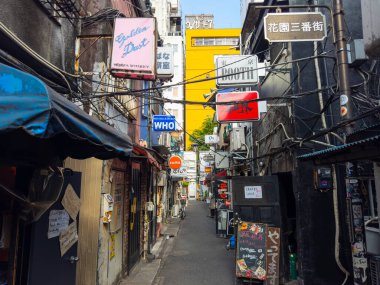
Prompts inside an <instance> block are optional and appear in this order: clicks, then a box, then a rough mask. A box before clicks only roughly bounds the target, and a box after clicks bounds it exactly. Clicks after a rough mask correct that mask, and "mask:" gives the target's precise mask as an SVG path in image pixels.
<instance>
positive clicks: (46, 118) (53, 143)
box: [0, 63, 133, 163]
mask: <svg viewBox="0 0 380 285" xmlns="http://www.w3.org/2000/svg"><path fill="white" fill-rule="evenodd" d="M132 147H133V146H132V141H131V139H130V138H129V137H128V136H127V135H125V134H123V133H121V132H119V131H117V130H116V129H114V128H112V127H111V126H108V125H107V124H105V123H103V122H101V121H99V120H97V119H95V118H93V117H91V116H89V115H88V114H87V113H86V112H84V111H83V110H82V109H80V108H79V107H78V106H77V105H75V104H74V103H72V102H70V101H69V100H67V99H66V98H64V97H63V96H62V95H60V94H58V93H57V92H56V91H54V90H52V89H51V88H50V87H48V86H47V85H46V84H44V83H43V82H42V81H41V80H39V79H38V78H36V77H34V76H32V75H30V74H27V73H24V72H22V71H19V70H17V69H14V68H12V67H9V66H7V65H4V64H1V63H0V159H1V161H4V160H5V161H9V160H11V161H20V160H25V161H33V162H37V163H38V162H40V163H46V162H49V163H51V162H52V159H57V158H59V159H64V158H66V157H72V158H76V159H85V158H89V157H96V158H99V159H110V158H114V157H123V156H124V157H125V156H129V154H130V152H131V151H132Z"/></svg>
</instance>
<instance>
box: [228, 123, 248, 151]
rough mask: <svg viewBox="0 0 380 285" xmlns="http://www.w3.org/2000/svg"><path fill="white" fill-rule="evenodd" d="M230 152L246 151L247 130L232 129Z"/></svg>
mask: <svg viewBox="0 0 380 285" xmlns="http://www.w3.org/2000/svg"><path fill="white" fill-rule="evenodd" d="M230 136H231V139H230V150H231V151H246V150H247V147H246V143H245V129H244V128H236V129H232V131H231V133H230Z"/></svg>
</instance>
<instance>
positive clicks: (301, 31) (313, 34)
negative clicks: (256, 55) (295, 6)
mask: <svg viewBox="0 0 380 285" xmlns="http://www.w3.org/2000/svg"><path fill="white" fill-rule="evenodd" d="M264 35H265V39H267V40H268V41H269V42H297V41H321V40H323V39H324V38H325V37H326V35H327V34H326V19H325V16H324V15H323V14H322V13H319V12H309V13H306V12H305V13H268V14H267V15H266V16H265V17H264Z"/></svg>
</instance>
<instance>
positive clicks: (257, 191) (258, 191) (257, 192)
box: [244, 186, 263, 199]
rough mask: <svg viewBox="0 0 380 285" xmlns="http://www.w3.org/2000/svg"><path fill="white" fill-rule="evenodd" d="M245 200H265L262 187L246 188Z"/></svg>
mask: <svg viewBox="0 0 380 285" xmlns="http://www.w3.org/2000/svg"><path fill="white" fill-rule="evenodd" d="M244 196H245V199H261V198H263V189H262V187H261V186H244Z"/></svg>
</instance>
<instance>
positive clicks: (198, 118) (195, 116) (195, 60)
mask: <svg viewBox="0 0 380 285" xmlns="http://www.w3.org/2000/svg"><path fill="white" fill-rule="evenodd" d="M239 36H240V29H207V30H186V50H185V55H186V60H185V64H186V65H185V79H186V81H187V80H189V81H191V80H197V79H204V78H207V77H214V76H215V71H214V70H215V64H214V57H215V56H216V55H228V54H239V53H240V52H239V50H236V49H235V48H233V47H232V46H194V45H193V44H192V43H193V39H194V38H217V37H220V38H226V37H237V38H239ZM201 74H202V75H201ZM199 75H200V76H199ZM211 88H216V80H210V81H204V82H201V83H195V84H186V85H185V98H186V100H189V101H203V102H206V101H207V100H208V99H205V98H204V97H203V95H204V94H210V93H211V91H210V89H211ZM214 112H215V111H214V110H213V109H211V108H209V107H207V108H203V106H202V105H185V130H186V134H185V148H186V149H189V147H191V144H192V143H191V141H190V140H189V135H188V134H191V133H193V131H194V130H195V129H198V128H200V127H201V125H202V123H203V121H204V120H205V119H206V118H207V117H210V118H213V116H214Z"/></svg>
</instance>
